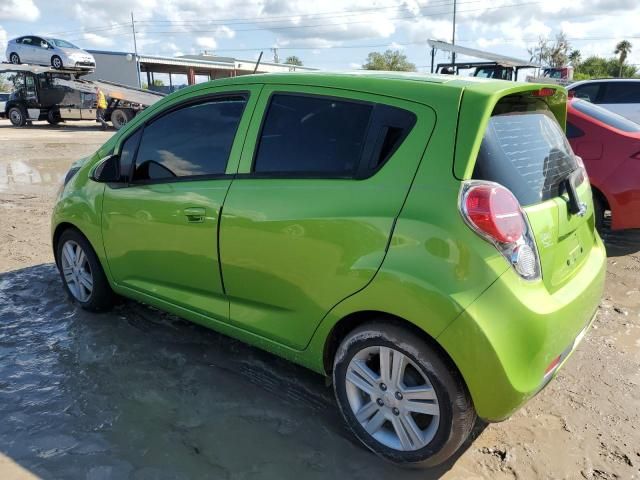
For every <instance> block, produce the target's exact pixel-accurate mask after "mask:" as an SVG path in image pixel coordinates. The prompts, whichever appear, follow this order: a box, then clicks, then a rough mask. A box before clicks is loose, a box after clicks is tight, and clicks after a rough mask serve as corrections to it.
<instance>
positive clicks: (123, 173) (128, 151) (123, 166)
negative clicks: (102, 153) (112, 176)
mask: <svg viewBox="0 0 640 480" xmlns="http://www.w3.org/2000/svg"><path fill="white" fill-rule="evenodd" d="M140 137H142V128H141V129H139V130H138V131H136V132H135V133H134V134H133V135H131V136H130V137H129V138H127V139H126V140H125V141H124V143H123V144H122V148H121V149H120V181H122V182H128V181H129V175H131V165H132V164H133V159H134V157H135V155H136V150H137V149H138V145H139V144H140Z"/></svg>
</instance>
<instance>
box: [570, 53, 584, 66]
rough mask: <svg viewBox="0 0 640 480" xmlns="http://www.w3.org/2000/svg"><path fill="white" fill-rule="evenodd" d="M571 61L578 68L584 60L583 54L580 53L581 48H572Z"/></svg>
mask: <svg viewBox="0 0 640 480" xmlns="http://www.w3.org/2000/svg"><path fill="white" fill-rule="evenodd" d="M569 61H570V62H571V66H572V67H573V68H577V67H578V65H580V62H582V54H581V53H580V50H571V53H570V54H569Z"/></svg>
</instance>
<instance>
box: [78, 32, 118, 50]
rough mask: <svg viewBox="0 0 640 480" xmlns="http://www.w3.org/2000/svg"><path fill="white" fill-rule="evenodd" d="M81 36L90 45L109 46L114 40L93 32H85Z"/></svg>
mask: <svg viewBox="0 0 640 480" xmlns="http://www.w3.org/2000/svg"><path fill="white" fill-rule="evenodd" d="M82 38H83V39H84V40H85V42H87V43H88V44H89V46H92V47H111V46H113V44H114V40H113V39H112V38H109V37H104V36H102V35H97V34H95V33H85V34H83V35H82Z"/></svg>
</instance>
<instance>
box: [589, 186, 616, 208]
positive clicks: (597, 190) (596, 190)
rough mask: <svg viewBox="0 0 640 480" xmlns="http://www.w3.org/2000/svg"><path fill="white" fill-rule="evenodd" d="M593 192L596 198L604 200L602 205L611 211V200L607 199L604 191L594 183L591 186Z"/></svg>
mask: <svg viewBox="0 0 640 480" xmlns="http://www.w3.org/2000/svg"><path fill="white" fill-rule="evenodd" d="M591 191H592V192H593V195H594V196H595V197H598V198H599V199H600V200H602V204H603V206H604V207H605V209H607V210H611V204H610V203H609V199H608V198H607V196H606V195H605V194H604V193H603V192H602V190H601V189H600V188H598V187H597V186H596V185H594V184H593V183H592V184H591Z"/></svg>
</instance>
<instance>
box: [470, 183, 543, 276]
mask: <svg viewBox="0 0 640 480" xmlns="http://www.w3.org/2000/svg"><path fill="white" fill-rule="evenodd" d="M460 212H461V214H462V217H463V218H464V220H465V222H466V223H467V225H469V227H471V229H472V230H473V231H475V232H476V233H477V234H478V235H480V236H481V237H482V238H484V239H485V240H487V241H488V242H490V243H492V244H493V245H494V246H495V247H496V248H497V249H498V251H499V252H500V253H501V254H502V255H503V256H504V258H505V259H506V260H507V261H508V262H509V263H510V264H511V266H512V267H513V268H514V269H515V271H516V272H517V273H518V274H519V275H520V276H521V277H522V278H524V279H526V280H538V279H539V278H540V276H541V274H540V261H539V258H538V249H537V247H536V244H535V241H534V238H533V234H532V232H531V228H530V226H529V222H528V220H527V217H526V216H525V214H524V212H523V211H522V208H521V207H520V203H519V202H518V199H516V197H515V196H514V195H513V193H511V191H510V190H509V189H507V188H505V187H503V186H502V185H500V184H498V183H494V182H485V181H478V180H471V181H467V182H464V183H463V184H462V190H461V194H460Z"/></svg>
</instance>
